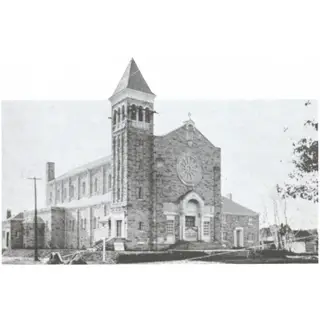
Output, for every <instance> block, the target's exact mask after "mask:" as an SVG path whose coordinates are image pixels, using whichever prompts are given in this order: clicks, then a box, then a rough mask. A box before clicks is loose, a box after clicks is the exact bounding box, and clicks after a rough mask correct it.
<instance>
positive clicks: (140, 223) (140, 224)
mask: <svg viewBox="0 0 320 320" xmlns="http://www.w3.org/2000/svg"><path fill="white" fill-rule="evenodd" d="M138 228H139V230H140V231H141V230H143V222H141V221H140V222H139V227H138Z"/></svg>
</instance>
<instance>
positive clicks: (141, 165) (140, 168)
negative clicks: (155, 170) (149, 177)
mask: <svg viewBox="0 0 320 320" xmlns="http://www.w3.org/2000/svg"><path fill="white" fill-rule="evenodd" d="M142 169H143V160H142V159H140V160H139V165H138V170H142Z"/></svg>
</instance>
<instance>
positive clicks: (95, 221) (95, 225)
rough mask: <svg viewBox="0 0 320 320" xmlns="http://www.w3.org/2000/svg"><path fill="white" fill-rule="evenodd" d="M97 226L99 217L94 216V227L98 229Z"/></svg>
mask: <svg viewBox="0 0 320 320" xmlns="http://www.w3.org/2000/svg"><path fill="white" fill-rule="evenodd" d="M96 228H97V218H96V217H94V218H93V229H96Z"/></svg>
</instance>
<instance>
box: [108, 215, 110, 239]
mask: <svg viewBox="0 0 320 320" xmlns="http://www.w3.org/2000/svg"><path fill="white" fill-rule="evenodd" d="M108 237H109V238H110V237H111V220H110V219H109V220H108Z"/></svg>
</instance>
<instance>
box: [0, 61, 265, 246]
mask: <svg viewBox="0 0 320 320" xmlns="http://www.w3.org/2000/svg"><path fill="white" fill-rule="evenodd" d="M154 100H155V95H154V93H153V92H152V91H151V90H150V88H149V86H148V84H147V83H146V81H145V80H144V78H143V76H142V74H141V72H140V70H139V68H138V67H137V65H136V63H135V61H134V60H133V59H132V60H131V61H130V63H129V65H128V67H127V69H126V71H125V73H124V75H123V77H122V78H121V80H120V82H119V84H118V86H117V88H116V90H115V92H114V93H113V95H112V96H111V98H110V99H109V101H110V103H111V109H112V126H111V131H112V141H111V143H112V155H111V156H109V157H105V158H102V159H99V160H97V161H94V162H92V163H89V164H87V165H84V166H82V167H79V168H75V169H74V170H71V171H69V172H67V173H65V174H64V175H62V176H60V177H55V164H54V163H51V162H50V163H47V167H46V178H47V189H46V204H47V208H44V209H41V210H39V212H38V243H39V247H41V248H79V249H81V248H88V247H92V246H94V244H95V243H96V242H97V241H99V240H101V239H102V238H106V239H108V240H107V241H115V240H117V241H122V242H123V243H124V245H125V247H126V249H128V250H130V249H131V250H159V249H164V248H167V247H169V246H174V245H178V244H179V243H184V242H193V243H207V244H208V246H210V244H212V245H215V246H216V247H219V246H220V247H229V248H232V247H249V246H254V245H258V243H259V215H258V214H257V213H255V212H253V211H252V210H250V209H247V208H245V207H243V206H241V205H239V204H237V203H235V202H234V201H232V199H229V198H224V197H222V196H221V149H220V148H218V147H216V146H214V145H213V144H212V143H211V142H210V141H208V139H206V138H205V137H204V136H203V135H202V133H201V132H200V131H199V130H198V129H197V128H196V126H195V123H194V122H193V121H192V120H191V119H189V120H187V121H185V122H184V123H183V124H182V126H181V127H179V128H177V129H176V130H174V131H172V132H170V133H168V134H166V135H164V136H155V135H154V113H155V109H154ZM33 217H34V212H33V211H25V212H23V213H20V214H18V215H16V216H15V217H13V218H10V219H8V220H6V221H4V222H3V232H2V234H3V241H2V243H3V244H4V247H11V248H22V247H24V248H32V247H33V246H34V218H33Z"/></svg>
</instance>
